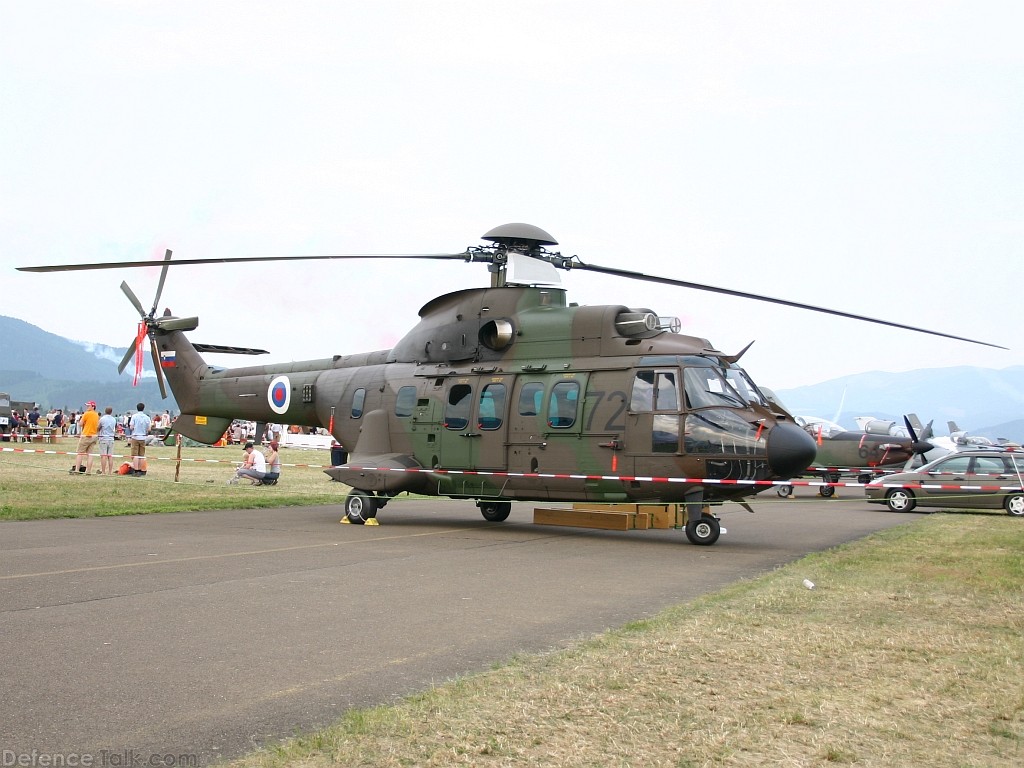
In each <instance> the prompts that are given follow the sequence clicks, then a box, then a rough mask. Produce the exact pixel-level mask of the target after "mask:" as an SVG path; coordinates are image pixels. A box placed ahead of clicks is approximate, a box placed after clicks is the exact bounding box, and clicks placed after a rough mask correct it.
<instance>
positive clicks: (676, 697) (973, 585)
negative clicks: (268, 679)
mask: <svg viewBox="0 0 1024 768" xmlns="http://www.w3.org/2000/svg"><path fill="white" fill-rule="evenodd" d="M1022 575H1024V526H1022V525H1021V521H1019V520H1013V519H1010V518H1007V517H1003V516H995V515H978V516H955V515H934V516H931V517H930V518H927V519H924V520H921V521H920V522H918V523H915V524H913V525H910V526H906V527H903V528H900V529H895V530H892V531H888V532H885V533H883V534H879V535H877V536H874V537H872V538H870V539H868V540H865V541H862V542H857V543H855V544H852V545H849V546H846V547H842V548H839V549H837V550H834V551H831V552H828V553H824V554H821V555H815V556H812V557H808V558H806V559H804V560H801V561H800V562H798V563H795V564H792V565H789V566H787V567H784V568H782V569H779V570H778V571H776V572H774V573H772V574H769V575H767V576H765V577H763V578H760V579H757V580H756V581H752V582H747V583H741V584H739V585H736V586H734V587H732V588H730V589H726V590H724V591H723V592H720V593H718V594H716V595H713V596H710V597H707V598H705V599H701V600H698V601H696V602H694V603H692V604H689V605H685V606H680V607H678V608H675V609H673V610H670V611H667V612H665V613H663V614H661V615H660V616H658V617H657V618H655V619H653V620H650V621H644V622H639V623H636V624H632V625H629V626H626V627H624V628H622V629H620V630H619V631H616V632H612V633H609V634H606V635H602V636H600V637H598V638H596V639H594V640H592V641H590V642H587V643H584V644H582V645H580V646H579V647H577V648H574V649H572V650H568V651H561V652H556V653H552V654H550V655H547V656H540V657H535V658H524V659H518V660H514V661H512V662H511V663H509V664H508V665H506V666H503V667H501V668H498V669H495V670H493V671H491V672H489V673H486V674H481V675H476V676H473V677H467V678H465V679H460V680H456V681H453V682H451V683H448V684H446V685H442V686H439V687H437V688H435V689H433V690H430V691H427V692H425V693H423V694H422V695H419V696H415V697H411V698H409V699H407V700H405V701H403V702H402V703H401V704H399V705H397V706H389V707H379V708H375V709H369V710H358V711H352V712H350V713H349V714H348V715H347V716H346V717H345V718H343V719H342V720H341V721H340V722H339V723H338V724H337V725H335V726H334V727H331V728H328V729H326V730H323V731H320V732H318V733H316V734H313V735H310V736H304V737H301V738H297V739H294V740H292V741H290V742H288V743H286V744H283V745H280V746H279V747H277V748H275V749H271V750H266V751H263V752H259V753H256V754H254V755H252V756H249V757H247V758H245V759H244V760H240V761H237V762H236V763H235V765H259V766H268V767H269V766H293V767H294V766H302V767H303V768H306V767H307V766H308V767H310V768H312V767H313V766H333V765H343V766H447V765H473V766H490V765H494V766H507V765H526V764H528V763H529V764H539V765H558V766H565V765H568V766H595V765H600V766H706V765H729V766H764V765H793V766H813V765H825V764H851V765H858V766H893V765H914V766H951V765H957V766H1003V765H1017V764H1024V745H1022V739H1024V640H1022V637H1024V611H1022V608H1021V606H1022V604H1024V602H1022V599H1021V598H1022V592H1024V580H1022V579H1021V576H1022ZM804 578H811V579H812V580H813V581H815V582H817V584H818V587H817V588H816V589H814V590H813V591H811V590H807V589H805V588H804V587H803V586H802V584H801V582H802V580H803V579H804Z"/></svg>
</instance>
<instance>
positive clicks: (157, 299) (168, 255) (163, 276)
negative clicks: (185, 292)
mask: <svg viewBox="0 0 1024 768" xmlns="http://www.w3.org/2000/svg"><path fill="white" fill-rule="evenodd" d="M170 260H171V250H170V248H168V249H167V252H166V253H165V254H164V266H163V268H162V269H161V270H160V282H159V283H157V286H156V296H154V297H153V309H151V310H150V311H149V314H150V316H151V317H152V316H153V315H155V314H156V308H157V306H158V305H159V304H160V296H161V295H162V294H163V292H164V281H165V280H166V279H167V267H168V266H170V265H169V264H168V262H169V261H170Z"/></svg>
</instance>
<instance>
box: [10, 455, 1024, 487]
mask: <svg viewBox="0 0 1024 768" xmlns="http://www.w3.org/2000/svg"><path fill="white" fill-rule="evenodd" d="M0 453H42V454H51V455H64V456H77V455H78V454H77V452H75V451H54V450H39V449H34V448H8V447H3V448H0ZM88 455H90V456H94V457H96V456H99V455H100V454H98V453H92V454H88ZM113 456H114V458H119V459H120V458H126V459H127V458H130V457H129V456H125V455H123V454H113ZM145 458H146V460H147V461H172V462H173V461H181V462H191V463H195V464H232V465H238V464H241V462H239V461H225V460H223V459H190V458H186V457H182V458H180V459H179V458H177V457H174V456H146V457H145ZM281 466H283V467H305V468H312V469H330V468H331V465H330V464H282V465H281ZM345 468H346V469H353V470H357V471H360V472H412V473H416V474H428V475H468V476H470V477H514V478H526V479H531V480H534V479H537V480H610V481H613V482H615V481H618V482H644V483H676V484H680V483H681V484H688V485H724V486H750V487H757V486H765V487H772V486H775V487H778V486H786V485H791V486H794V487H800V488H802V487H807V488H820V487H825V486H827V487H830V488H863V487H864V486H865V484H864V483H860V482H857V481H851V482H828V481H825V480H728V479H715V478H707V477H659V476H654V475H587V474H577V473H572V472H506V471H497V470H495V471H489V470H483V469H444V468H433V469H429V468H426V467H375V466H363V465H357V464H346V465H345ZM978 476H979V477H998V475H978ZM872 485H876V486H881V487H883V488H922V489H926V490H971V491H987V492H997V491H1021V490H1022V487H1021V485H1017V484H1015V485H954V484H947V483H908V484H903V483H872Z"/></svg>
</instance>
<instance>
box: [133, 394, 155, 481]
mask: <svg viewBox="0 0 1024 768" xmlns="http://www.w3.org/2000/svg"><path fill="white" fill-rule="evenodd" d="M136 407H137V408H138V410H137V411H136V412H135V413H134V414H132V418H131V422H130V424H129V433H128V434H129V436H130V440H129V442H130V443H131V445H132V468H131V469H129V470H128V474H129V475H131V476H132V477H143V476H144V475H145V474H146V438H147V437H149V428H150V426H152V424H153V420H152V419H151V418H149V416H147V415H146V404H145V403H139V404H138V406H136Z"/></svg>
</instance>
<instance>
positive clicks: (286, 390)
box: [267, 376, 292, 413]
mask: <svg viewBox="0 0 1024 768" xmlns="http://www.w3.org/2000/svg"><path fill="white" fill-rule="evenodd" d="M267 401H268V402H269V403H270V408H271V410H273V411H274V413H284V412H285V411H287V410H288V406H289V405H290V404H291V401H292V386H291V383H290V382H289V381H288V377H287V376H275V377H274V378H273V379H272V380H271V381H270V386H269V387H268V388H267Z"/></svg>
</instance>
